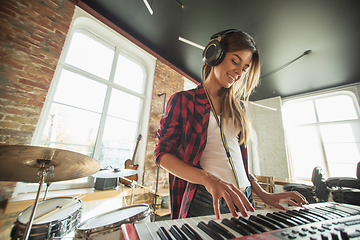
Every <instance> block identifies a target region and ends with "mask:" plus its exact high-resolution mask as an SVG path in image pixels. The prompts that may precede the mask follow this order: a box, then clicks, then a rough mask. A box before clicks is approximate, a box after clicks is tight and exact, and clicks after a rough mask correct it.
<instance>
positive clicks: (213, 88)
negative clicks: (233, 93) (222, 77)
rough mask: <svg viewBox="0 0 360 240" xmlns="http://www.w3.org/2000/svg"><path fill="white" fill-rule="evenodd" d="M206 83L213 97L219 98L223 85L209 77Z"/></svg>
mask: <svg viewBox="0 0 360 240" xmlns="http://www.w3.org/2000/svg"><path fill="white" fill-rule="evenodd" d="M204 85H205V88H206V90H207V92H208V94H209V96H210V97H211V98H218V97H219V96H220V92H221V89H222V88H223V87H222V86H220V85H219V84H217V83H216V82H215V81H211V80H210V79H209V78H208V79H206V81H205V83H204Z"/></svg>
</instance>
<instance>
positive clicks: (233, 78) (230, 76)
mask: <svg viewBox="0 0 360 240" xmlns="http://www.w3.org/2000/svg"><path fill="white" fill-rule="evenodd" d="M227 75H228V77H229V78H230V79H231V80H232V81H234V82H235V81H236V78H235V77H234V76H232V75H231V74H229V73H228V74H227Z"/></svg>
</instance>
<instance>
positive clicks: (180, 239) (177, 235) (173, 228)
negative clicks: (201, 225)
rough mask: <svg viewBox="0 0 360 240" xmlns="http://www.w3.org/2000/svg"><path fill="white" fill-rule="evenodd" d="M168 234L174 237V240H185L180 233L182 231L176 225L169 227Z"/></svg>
mask: <svg viewBox="0 0 360 240" xmlns="http://www.w3.org/2000/svg"><path fill="white" fill-rule="evenodd" d="M170 232H171V234H172V235H173V236H174V237H175V239H176V240H187V238H186V236H185V235H184V234H183V233H182V231H181V230H180V229H179V227H178V226H176V225H172V226H171V227H170Z"/></svg>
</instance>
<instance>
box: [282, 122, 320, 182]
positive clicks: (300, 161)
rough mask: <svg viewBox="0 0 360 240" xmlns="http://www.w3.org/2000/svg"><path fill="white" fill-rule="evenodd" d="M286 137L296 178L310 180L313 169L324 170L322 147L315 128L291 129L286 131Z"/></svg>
mask: <svg viewBox="0 0 360 240" xmlns="http://www.w3.org/2000/svg"><path fill="white" fill-rule="evenodd" d="M287 136H288V141H289V143H290V144H289V148H290V153H291V159H292V163H293V170H294V176H295V177H296V178H306V179H310V178H311V174H312V170H313V168H314V167H316V166H320V167H322V168H324V158H323V153H322V147H321V142H320V139H319V137H318V134H317V131H316V127H314V126H306V127H303V126H301V127H291V128H289V129H287Z"/></svg>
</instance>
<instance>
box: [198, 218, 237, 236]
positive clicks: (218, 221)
mask: <svg viewBox="0 0 360 240" xmlns="http://www.w3.org/2000/svg"><path fill="white" fill-rule="evenodd" d="M221 217H222V218H223V219H224V218H231V217H232V214H227V215H224V214H221ZM210 220H212V221H214V222H216V223H217V224H219V225H220V226H222V227H224V228H225V229H226V230H228V231H229V232H230V233H232V234H233V235H235V237H236V238H240V237H243V235H241V234H240V233H238V232H236V231H234V230H233V229H231V228H229V227H228V226H226V225H224V224H223V223H221V221H222V220H221V219H217V218H216V217H215V216H204V221H210Z"/></svg>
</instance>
